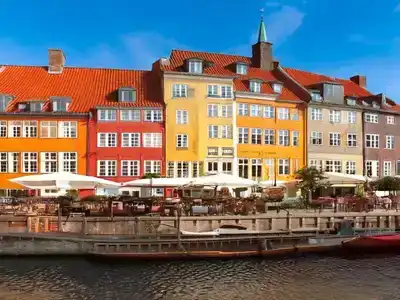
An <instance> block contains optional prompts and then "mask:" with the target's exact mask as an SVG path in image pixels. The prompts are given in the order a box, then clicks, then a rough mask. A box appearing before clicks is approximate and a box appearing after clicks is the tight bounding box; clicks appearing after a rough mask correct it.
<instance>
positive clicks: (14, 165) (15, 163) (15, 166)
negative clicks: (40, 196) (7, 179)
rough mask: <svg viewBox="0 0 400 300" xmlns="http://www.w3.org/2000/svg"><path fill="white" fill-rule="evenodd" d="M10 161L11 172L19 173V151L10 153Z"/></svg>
mask: <svg viewBox="0 0 400 300" xmlns="http://www.w3.org/2000/svg"><path fill="white" fill-rule="evenodd" d="M8 162H9V170H8V172H9V173H18V171H19V153H17V152H9V153H8Z"/></svg>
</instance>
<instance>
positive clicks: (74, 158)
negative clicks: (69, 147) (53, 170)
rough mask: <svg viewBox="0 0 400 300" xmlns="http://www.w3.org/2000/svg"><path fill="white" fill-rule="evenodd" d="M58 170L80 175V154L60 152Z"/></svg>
mask: <svg viewBox="0 0 400 300" xmlns="http://www.w3.org/2000/svg"><path fill="white" fill-rule="evenodd" d="M58 169H59V170H60V171H62V172H70V173H78V153H77V152H60V153H59V159H58Z"/></svg>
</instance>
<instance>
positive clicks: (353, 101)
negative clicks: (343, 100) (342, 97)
mask: <svg viewBox="0 0 400 300" xmlns="http://www.w3.org/2000/svg"><path fill="white" fill-rule="evenodd" d="M347 105H351V106H355V105H356V100H355V99H349V98H347Z"/></svg>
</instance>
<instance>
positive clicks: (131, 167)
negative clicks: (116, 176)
mask: <svg viewBox="0 0 400 300" xmlns="http://www.w3.org/2000/svg"><path fill="white" fill-rule="evenodd" d="M139 175H140V161H139V160H121V176H122V177H138V176H139Z"/></svg>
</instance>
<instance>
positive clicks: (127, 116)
mask: <svg viewBox="0 0 400 300" xmlns="http://www.w3.org/2000/svg"><path fill="white" fill-rule="evenodd" d="M120 118H121V121H130V122H140V119H141V118H140V110H139V109H123V110H121V112H120Z"/></svg>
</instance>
